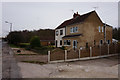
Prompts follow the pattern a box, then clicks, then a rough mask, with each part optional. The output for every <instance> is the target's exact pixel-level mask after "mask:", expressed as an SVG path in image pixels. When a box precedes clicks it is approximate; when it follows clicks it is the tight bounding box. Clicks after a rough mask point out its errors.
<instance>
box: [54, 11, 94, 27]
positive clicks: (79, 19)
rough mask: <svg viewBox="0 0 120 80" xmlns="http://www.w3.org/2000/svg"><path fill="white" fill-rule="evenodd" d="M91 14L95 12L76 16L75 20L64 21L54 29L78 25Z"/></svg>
mask: <svg viewBox="0 0 120 80" xmlns="http://www.w3.org/2000/svg"><path fill="white" fill-rule="evenodd" d="M93 12H95V11H92V12H89V13H87V14H83V15H80V16H77V17H76V18H72V19H69V20H66V21H64V22H63V23H62V24H60V25H59V26H58V27H57V28H56V29H60V28H64V27H65V26H67V25H71V24H75V23H78V22H84V20H85V19H86V18H88V16H89V15H90V14H91V13H93Z"/></svg>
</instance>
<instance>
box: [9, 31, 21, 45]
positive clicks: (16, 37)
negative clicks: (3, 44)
mask: <svg viewBox="0 0 120 80" xmlns="http://www.w3.org/2000/svg"><path fill="white" fill-rule="evenodd" d="M21 38H22V37H21V34H20V33H19V32H11V33H10V34H9V35H8V36H7V39H8V43H10V44H16V45H17V44H18V43H19V42H20V41H21Z"/></svg>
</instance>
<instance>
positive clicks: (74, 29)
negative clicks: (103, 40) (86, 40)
mask: <svg viewBox="0 0 120 80" xmlns="http://www.w3.org/2000/svg"><path fill="white" fill-rule="evenodd" d="M70 32H71V33H74V32H78V27H73V28H70Z"/></svg>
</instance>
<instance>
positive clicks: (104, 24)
mask: <svg viewBox="0 0 120 80" xmlns="http://www.w3.org/2000/svg"><path fill="white" fill-rule="evenodd" d="M103 25H106V26H108V27H112V26H111V25H108V24H106V23H103Z"/></svg>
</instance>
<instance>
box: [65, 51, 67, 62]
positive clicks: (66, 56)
mask: <svg viewBox="0 0 120 80" xmlns="http://www.w3.org/2000/svg"><path fill="white" fill-rule="evenodd" d="M66 60H67V50H65V61H66Z"/></svg>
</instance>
